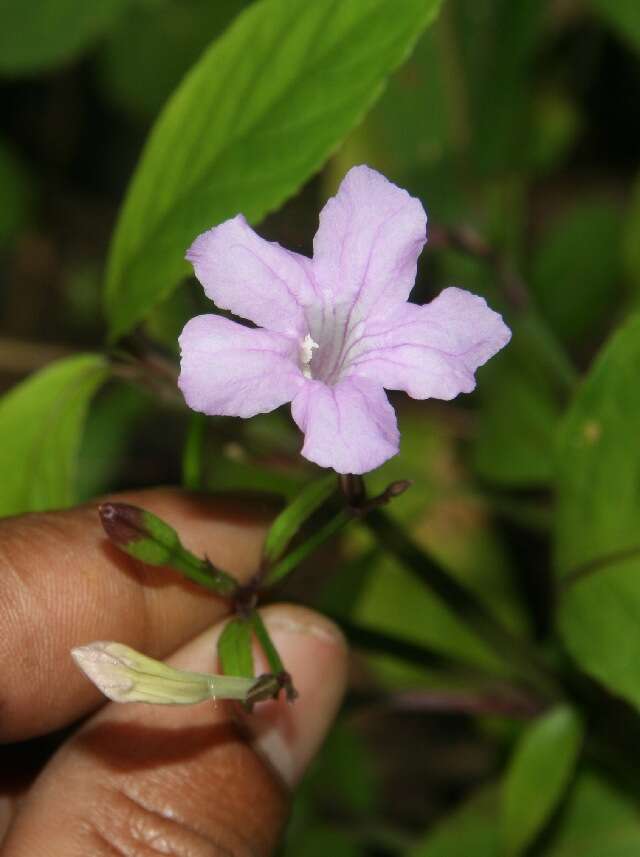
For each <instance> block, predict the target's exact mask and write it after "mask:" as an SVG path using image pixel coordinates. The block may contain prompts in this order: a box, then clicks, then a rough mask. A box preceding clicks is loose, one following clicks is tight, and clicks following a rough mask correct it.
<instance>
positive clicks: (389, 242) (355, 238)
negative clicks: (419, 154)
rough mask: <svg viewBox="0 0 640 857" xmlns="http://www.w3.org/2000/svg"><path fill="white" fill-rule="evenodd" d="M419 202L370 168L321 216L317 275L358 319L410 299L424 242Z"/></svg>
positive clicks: (354, 175)
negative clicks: (372, 311) (348, 306)
mask: <svg viewBox="0 0 640 857" xmlns="http://www.w3.org/2000/svg"><path fill="white" fill-rule="evenodd" d="M426 224H427V216H426V214H425V212H424V209H423V207H422V204H421V203H420V201H419V200H417V199H414V198H413V197H411V196H409V194H408V193H407V192H406V191H405V190H402V189H401V188H399V187H396V185H394V184H392V183H391V182H390V181H388V180H387V179H386V178H385V177H384V176H382V175H380V173H377V172H376V171H375V170H372V169H370V168H369V167H365V166H360V167H353V169H351V170H349V172H348V173H347V175H346V176H345V178H344V180H343V182H342V184H341V185H340V188H339V190H338V193H337V194H336V196H334V197H332V198H331V199H330V200H329V201H328V202H327V204H326V205H325V207H324V208H323V210H322V212H321V214H320V227H319V229H318V232H317V233H316V237H315V239H314V242H313V249H314V256H313V269H314V273H315V278H316V281H317V283H318V285H319V286H320V288H321V289H322V290H323V291H325V292H329V293H331V294H332V296H333V301H334V302H335V303H347V304H353V305H354V318H358V319H362V318H365V317H366V316H367V315H368V314H369V313H370V312H371V310H373V309H374V308H375V310H376V312H377V313H380V312H382V313H384V312H385V311H387V310H388V309H390V308H391V307H394V306H396V305H397V304H399V303H402V302H403V301H406V299H407V298H408V296H409V292H410V291H411V289H412V288H413V284H414V281H415V278H416V265H417V260H418V256H419V255H420V253H421V251H422V247H423V245H424V243H425V241H426Z"/></svg>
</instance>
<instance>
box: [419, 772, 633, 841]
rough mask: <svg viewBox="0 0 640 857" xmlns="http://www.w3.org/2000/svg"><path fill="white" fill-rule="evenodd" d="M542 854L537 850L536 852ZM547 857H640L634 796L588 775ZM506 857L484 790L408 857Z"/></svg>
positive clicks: (494, 808) (579, 781)
mask: <svg viewBox="0 0 640 857" xmlns="http://www.w3.org/2000/svg"><path fill="white" fill-rule="evenodd" d="M536 853H537V852H536ZM541 853H543V854H544V857H636V855H637V854H638V853H640V815H639V813H638V805H637V800H636V799H635V796H634V795H625V794H622V793H621V792H620V791H618V790H617V789H616V788H615V787H614V786H612V785H611V784H610V783H608V782H607V781H606V780H605V779H604V778H603V777H601V776H599V775H596V774H594V773H593V772H591V771H588V770H587V771H583V772H581V773H580V774H579V775H578V777H577V778H576V782H575V784H574V785H573V787H572V789H571V792H570V793H569V795H568V796H567V800H566V802H565V804H564V805H563V807H562V809H561V812H560V814H559V817H558V819H557V822H556V823H555V824H554V827H553V830H552V836H551V841H550V842H549V844H548V846H547V847H546V848H545V849H544V851H543V852H541ZM463 855H464V857H467V855H469V857H504V851H503V850H502V849H501V848H500V842H499V836H498V801H497V794H496V790H495V789H491V788H488V789H483V790H482V791H481V792H480V793H479V794H478V795H475V796H474V797H472V798H471V799H470V800H469V801H467V803H465V804H464V805H463V806H462V807H461V808H460V809H457V810H456V811H455V812H453V813H452V814H451V815H449V816H448V817H447V818H446V819H445V820H444V821H443V822H441V823H440V824H439V825H438V826H437V827H436V829H435V831H433V832H430V833H428V834H427V836H426V837H425V838H424V839H423V840H422V841H421V842H420V843H419V844H418V845H417V846H416V847H415V848H413V849H411V850H410V851H409V852H408V854H407V857H463Z"/></svg>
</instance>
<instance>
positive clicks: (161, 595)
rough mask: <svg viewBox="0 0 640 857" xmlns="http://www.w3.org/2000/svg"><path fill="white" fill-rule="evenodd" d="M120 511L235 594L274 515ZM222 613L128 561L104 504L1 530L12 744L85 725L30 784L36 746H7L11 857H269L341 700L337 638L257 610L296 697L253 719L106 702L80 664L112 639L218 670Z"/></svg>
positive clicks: (3, 647) (176, 502)
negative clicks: (202, 563) (206, 566)
mask: <svg viewBox="0 0 640 857" xmlns="http://www.w3.org/2000/svg"><path fill="white" fill-rule="evenodd" d="M118 499H122V500H126V501H127V502H131V503H135V504H137V505H140V506H143V507H144V508H147V509H149V510H150V511H153V512H155V513H156V514H158V515H159V516H161V517H162V518H164V519H165V520H167V521H168V522H169V523H171V524H172V525H173V526H175V527H176V529H177V530H178V531H179V532H180V535H181V538H182V539H183V541H184V543H185V545H186V546H187V547H189V548H190V549H192V550H193V551H194V552H195V553H198V554H200V555H204V554H207V555H208V556H209V557H210V558H211V560H212V562H213V563H214V564H215V565H217V566H219V567H222V568H225V569H227V570H228V571H230V572H232V573H233V574H234V575H236V576H237V577H238V578H239V579H247V578H248V577H249V576H250V575H251V573H252V572H254V571H255V568H256V564H257V561H258V558H259V554H260V547H261V544H262V539H263V536H264V532H265V526H266V524H267V522H268V521H269V519H270V517H271V515H270V512H269V510H268V508H266V506H265V505H264V504H263V503H260V502H258V501H253V502H251V503H249V502H248V501H247V500H242V501H241V502H240V501H232V500H229V499H226V498H225V499H217V500H216V499H211V498H207V499H203V498H201V497H198V498H196V497H194V496H192V495H188V494H185V493H182V492H178V491H174V490H170V489H160V490H154V491H145V492H139V493H130V494H127V495H126V496H122V497H119V498H118ZM226 612H227V606H226V604H225V603H224V602H223V601H222V600H221V599H219V598H217V597H216V596H215V595H212V594H210V593H207V592H205V591H204V590H202V589H199V588H197V587H195V586H193V585H191V584H189V583H188V582H186V581H184V579H183V578H182V577H180V576H179V575H178V574H177V573H174V572H172V571H170V570H167V569H157V568H148V567H146V566H144V565H142V564H141V563H139V562H136V561H134V560H132V559H130V558H128V557H126V556H125V555H123V554H120V553H119V552H118V551H117V550H116V549H115V548H113V546H112V545H110V544H109V543H108V542H107V540H106V539H105V537H104V534H103V532H102V529H101V526H100V522H99V518H98V515H97V507H96V506H95V505H92V506H85V507H82V508H78V509H74V510H70V511H64V512H52V513H46V514H38V515H26V516H23V517H19V518H9V519H5V520H2V521H0V674H1V675H2V680H1V682H0V741H2V742H22V741H26V739H28V738H32V737H34V736H38V735H44V734H46V733H50V732H52V731H54V730H58V729H61V728H62V727H66V726H68V725H69V724H73V723H74V722H75V721H77V720H78V719H79V718H81V717H83V716H84V715H87V714H90V716H89V717H88V719H86V720H85V721H84V722H83V723H82V724H81V725H80V726H79V727H78V728H77V729H74V730H71V731H69V732H68V734H67V735H66V736H65V740H64V741H63V742H62V744H61V746H60V748H59V749H58V750H57V752H56V753H55V755H54V756H53V757H52V758H51V759H49V760H48V761H47V762H46V764H45V765H44V767H43V768H42V770H40V771H39V772H38V773H37V776H34V777H32V776H31V775H27V774H26V772H27V770H28V768H29V765H30V762H29V757H30V756H32V754H33V750H32V748H31V745H30V744H29V743H25V744H24V745H17V744H14V746H13V747H11V746H10V745H9V746H7V747H4V748H0V759H1V760H2V761H1V762H0V842H2V839H3V834H4V833H5V831H6V838H5V839H4V843H3V848H2V852H1V853H2V855H3V857H23V855H24V857H33V855H35V854H38V855H46V857H57V855H64V857H76V855H78V857H79V855H82V857H87V855H90V857H102V855H113V854H122V855H125V854H126V855H135V857H144V855H152V854H153V855H157V854H171V855H176V857H210V856H211V857H212V855H234V856H235V855H243V856H244V855H267V854H271V853H272V850H273V849H274V847H275V845H276V844H277V841H278V839H279V836H280V833H281V831H282V828H283V825H284V822H285V819H286V815H287V810H288V803H289V793H290V789H291V788H292V787H294V786H295V785H296V783H297V782H298V781H299V779H300V777H301V775H302V774H303V772H304V770H305V768H306V766H307V764H308V763H309V761H310V759H311V758H312V756H313V755H314V753H315V752H316V750H317V748H318V746H319V744H320V743H321V741H322V739H323V737H324V734H325V732H326V730H327V729H328V727H329V725H330V723H331V720H332V718H333V716H334V714H335V712H336V709H337V707H338V705H339V702H340V699H341V697H342V693H343V691H344V686H345V680H346V652H345V647H344V643H343V640H342V637H341V636H340V633H339V631H338V630H337V629H336V628H335V626H334V625H333V624H331V623H330V622H329V621H328V620H326V619H324V618H323V617H321V616H319V615H317V614H316V613H314V612H312V611H310V610H307V609H304V608H301V607H296V606H292V605H283V604H279V605H274V606H270V607H267V608H266V609H265V610H264V611H263V616H264V619H265V622H266V624H267V626H268V628H269V631H270V633H271V635H272V637H273V639H274V641H275V643H276V645H277V647H278V650H279V652H280V654H281V656H282V658H283V660H284V662H285V666H286V667H287V669H288V670H289V671H290V672H291V674H292V676H293V680H294V684H295V687H296V689H297V690H298V692H299V694H300V696H299V698H298V699H297V700H296V702H295V703H294V704H293V705H289V704H288V703H286V702H285V701H284V700H283V699H281V700H278V701H277V702H275V701H269V702H265V703H261V704H259V705H258V706H257V707H256V708H255V710H254V712H253V714H251V715H248V714H245V713H243V712H241V711H240V709H239V708H238V707H233V706H232V705H230V704H225V703H217V704H215V705H212V704H211V703H202V704H200V705H196V706H192V707H175V708H174V707H171V706H152V705H139V704H132V705H117V704H115V703H105V700H104V698H103V697H102V696H101V695H100V694H99V693H98V691H97V690H96V689H95V688H94V687H93V685H91V684H90V683H89V682H88V681H87V679H86V678H85V677H84V676H83V675H82V674H81V673H80V672H79V671H78V670H77V668H76V667H75V665H74V663H73V661H72V659H71V656H70V653H69V652H70V649H71V648H72V647H74V646H77V645H83V644H85V643H88V642H91V641H93V640H118V641H120V642H124V643H127V644H128V645H130V646H132V647H134V648H136V649H139V650H140V651H143V652H145V653H146V654H149V655H151V656H153V657H159V658H164V657H168V659H169V662H170V663H171V664H173V665H175V666H178V667H180V668H182V669H189V670H195V671H201V672H212V671H215V668H216V663H215V651H216V647H215V641H216V638H217V636H218V635H219V633H220V631H221V629H222V626H223V624H224V623H223V619H224V616H225V614H226ZM256 658H257V662H258V664H260V659H259V656H258V655H257V654H256ZM98 709H99V710H98ZM91 712H94V713H91ZM25 778H26V780H27V781H26V782H25Z"/></svg>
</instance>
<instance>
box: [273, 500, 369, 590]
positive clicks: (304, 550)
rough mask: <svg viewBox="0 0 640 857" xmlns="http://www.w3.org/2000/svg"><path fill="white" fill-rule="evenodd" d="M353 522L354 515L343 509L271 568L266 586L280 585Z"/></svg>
mask: <svg viewBox="0 0 640 857" xmlns="http://www.w3.org/2000/svg"><path fill="white" fill-rule="evenodd" d="M352 520H353V515H352V513H351V512H350V511H349V509H342V510H341V511H340V512H337V513H336V514H335V515H333V517H331V518H329V520H328V521H327V522H326V523H325V524H323V525H322V526H321V527H318V528H317V529H316V530H315V531H314V532H313V533H311V535H310V536H309V538H308V539H305V541H303V542H301V543H300V544H299V545H297V547H295V548H294V549H293V550H292V551H291V552H290V553H288V554H287V555H286V556H285V557H283V558H282V559H281V560H279V562H277V563H275V565H273V566H271V568H270V569H269V572H268V574H267V576H266V578H265V581H264V583H265V586H273V585H274V584H275V583H278V582H279V581H280V580H282V579H283V578H284V577H286V576H287V575H288V574H290V573H291V572H292V571H294V570H295V569H296V568H297V567H298V566H299V565H300V563H301V562H302V561H303V560H305V559H306V558H307V557H308V556H311V554H312V553H314V552H315V551H316V550H317V549H318V548H319V547H320V545H322V544H324V542H326V541H328V540H329V539H330V538H332V537H333V536H335V535H336V534H337V533H339V532H340V530H341V529H342V528H343V527H346V526H347V524H349V523H350V522H351V521H352Z"/></svg>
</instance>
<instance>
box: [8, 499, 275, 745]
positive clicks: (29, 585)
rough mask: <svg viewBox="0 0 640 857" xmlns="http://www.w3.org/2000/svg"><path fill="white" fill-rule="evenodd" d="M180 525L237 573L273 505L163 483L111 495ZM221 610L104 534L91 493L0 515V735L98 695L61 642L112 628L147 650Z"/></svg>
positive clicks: (249, 566)
mask: <svg viewBox="0 0 640 857" xmlns="http://www.w3.org/2000/svg"><path fill="white" fill-rule="evenodd" d="M117 499H119V500H126V501H127V502H130V503H134V504H137V505H139V506H142V507H144V508H147V509H149V510H150V511H152V512H155V514H157V515H159V516H160V517H162V518H164V519H165V520H167V521H168V522H169V523H170V524H172V525H173V526H174V527H175V528H176V529H177V530H178V531H179V533H180V537H181V538H182V540H183V541H184V544H185V546H186V547H188V548H189V549H191V550H192V551H193V552H194V553H197V554H199V555H204V554H206V555H207V556H209V558H210V559H211V561H212V562H213V564H214V565H218V566H219V567H221V568H223V569H224V570H226V571H229V572H231V573H232V574H234V576H236V577H238V578H239V579H241V580H243V579H247V578H248V577H249V576H250V575H251V573H252V572H254V571H255V569H256V567H257V563H258V561H259V554H260V548H261V546H262V542H263V538H264V532H265V527H266V524H267V522H268V520H269V519H270V517H272V515H273V511H272V505H271V504H269V503H268V502H267V501H266V500H257V499H255V498H254V499H253V500H250V499H248V498H242V499H238V498H236V499H231V498H229V497H204V496H203V495H192V494H188V493H186V492H182V491H178V490H173V489H156V490H150V491H141V492H134V493H128V494H126V495H121V496H119V497H118V498H117ZM227 612H228V608H227V604H226V602H225V601H223V600H222V599H220V598H218V597H217V596H216V595H214V594H211V593H208V592H205V591H204V590H203V589H200V588H199V587H197V586H194V585H193V584H190V583H189V582H187V581H185V580H184V579H183V578H182V577H181V576H180V575H179V574H177V573H176V572H173V571H171V570H169V569H162V568H150V567H148V566H145V565H144V564H143V563H140V562H138V561H136V560H133V559H131V558H129V557H127V556H125V555H124V554H121V553H120V552H119V551H117V550H116V549H115V548H113V546H112V545H110V544H109V543H108V542H107V541H106V539H105V536H104V533H103V531H102V527H101V524H100V520H99V517H98V514H97V504H90V505H88V506H84V507H81V508H77V509H72V510H69V511H62V512H47V513H38V514H30V515H24V516H21V517H18V518H7V519H4V520H0V674H1V675H2V684H1V685H0V741H15V740H21V739H24V738H27V737H31V736H33V735H37V734H41V733H43V732H46V731H49V730H52V729H56V728H58V727H60V726H62V725H64V724H66V723H68V722H70V721H72V720H74V719H76V718H77V717H79V716H81V715H82V714H84V713H85V712H86V711H88V710H90V709H91V708H93V707H95V706H97V705H98V704H99V703H100V700H101V697H100V694H99V693H98V692H97V691H96V690H95V688H93V687H92V686H91V685H90V684H89V683H88V682H87V681H86V680H85V679H84V678H83V676H82V675H81V674H80V673H79V672H78V670H77V669H76V668H75V667H74V665H73V662H72V660H71V658H70V657H69V649H70V648H71V647H72V646H77V645H81V644H83V643H86V642H88V641H90V640H96V639H115V640H120V641H122V642H125V643H127V644H128V645H131V646H133V647H134V648H137V649H142V650H143V651H145V652H146V653H148V654H150V655H152V656H154V657H163V656H165V655H167V654H170V653H171V652H173V651H174V650H175V649H176V648H177V647H178V646H180V645H181V644H182V643H184V642H186V641H188V640H190V639H191V638H192V637H194V636H195V635H196V634H198V633H199V632H200V631H202V630H203V629H204V628H206V627H208V626H209V625H210V624H211V623H212V622H215V621H217V620H218V619H219V618H221V617H222V616H224V615H225V614H226V613H227Z"/></svg>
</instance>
